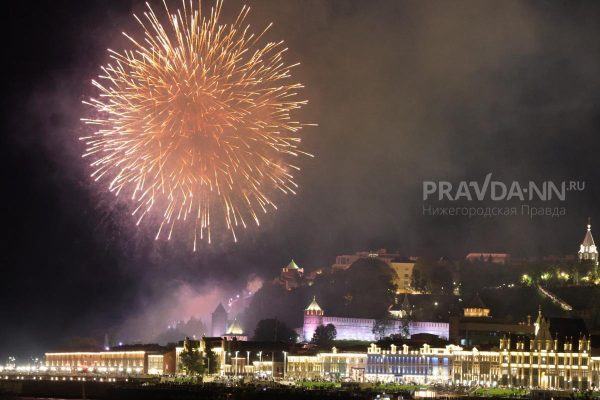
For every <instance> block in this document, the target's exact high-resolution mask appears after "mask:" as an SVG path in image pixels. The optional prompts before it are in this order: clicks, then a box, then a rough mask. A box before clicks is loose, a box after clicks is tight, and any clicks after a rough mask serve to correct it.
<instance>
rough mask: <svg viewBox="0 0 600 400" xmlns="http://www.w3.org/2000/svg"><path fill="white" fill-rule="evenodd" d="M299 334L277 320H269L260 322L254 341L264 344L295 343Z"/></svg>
mask: <svg viewBox="0 0 600 400" xmlns="http://www.w3.org/2000/svg"><path fill="white" fill-rule="evenodd" d="M297 338H298V334H296V331H294V330H293V329H290V328H288V326H287V325H286V324H284V323H283V322H281V321H279V320H278V319H277V318H268V319H263V320H260V321H258V324H256V329H255V330H254V340H259V341H264V342H285V343H295V342H296V339H297Z"/></svg>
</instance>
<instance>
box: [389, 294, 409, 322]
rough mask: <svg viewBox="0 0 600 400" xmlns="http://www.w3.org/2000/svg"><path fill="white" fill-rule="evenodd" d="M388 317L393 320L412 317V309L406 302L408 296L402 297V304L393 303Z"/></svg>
mask: <svg viewBox="0 0 600 400" xmlns="http://www.w3.org/2000/svg"><path fill="white" fill-rule="evenodd" d="M389 313H390V315H392V316H393V317H394V318H407V317H410V316H411V315H412V308H411V306H410V302H409V301H408V296H407V295H404V299H403V300H402V303H398V302H396V303H394V304H393V305H392V306H391V307H390V309H389Z"/></svg>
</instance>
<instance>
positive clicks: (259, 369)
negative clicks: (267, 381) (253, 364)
mask: <svg viewBox="0 0 600 400" xmlns="http://www.w3.org/2000/svg"><path fill="white" fill-rule="evenodd" d="M258 357H259V359H260V362H259V363H258V371H259V372H261V373H262V350H261V351H259V352H258ZM259 375H260V374H259Z"/></svg>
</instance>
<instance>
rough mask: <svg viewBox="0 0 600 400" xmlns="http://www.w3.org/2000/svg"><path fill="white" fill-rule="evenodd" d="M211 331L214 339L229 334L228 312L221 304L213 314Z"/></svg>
mask: <svg viewBox="0 0 600 400" xmlns="http://www.w3.org/2000/svg"><path fill="white" fill-rule="evenodd" d="M210 331H211V335H212V336H213V337H217V336H223V335H224V334H225V333H226V332H227V311H226V310H225V307H223V304H221V303H219V305H218V306H217V308H216V309H215V311H213V313H212V318H211V329H210Z"/></svg>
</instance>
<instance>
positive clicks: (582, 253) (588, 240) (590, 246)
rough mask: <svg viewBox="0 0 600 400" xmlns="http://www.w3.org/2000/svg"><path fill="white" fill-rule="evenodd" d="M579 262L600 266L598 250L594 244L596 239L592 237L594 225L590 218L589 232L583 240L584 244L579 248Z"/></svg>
mask: <svg viewBox="0 0 600 400" xmlns="http://www.w3.org/2000/svg"><path fill="white" fill-rule="evenodd" d="M577 254H578V256H579V261H587V260H590V261H593V262H594V263H595V265H598V249H597V248H596V244H595V243H594V237H593V236H592V225H591V224H590V220H589V218H588V224H587V231H586V232H585V236H584V238H583V242H582V243H581V245H580V246H579V252H578V253H577Z"/></svg>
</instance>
